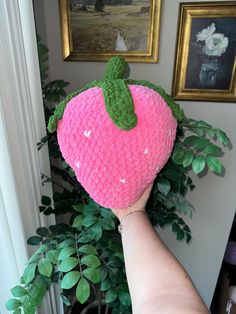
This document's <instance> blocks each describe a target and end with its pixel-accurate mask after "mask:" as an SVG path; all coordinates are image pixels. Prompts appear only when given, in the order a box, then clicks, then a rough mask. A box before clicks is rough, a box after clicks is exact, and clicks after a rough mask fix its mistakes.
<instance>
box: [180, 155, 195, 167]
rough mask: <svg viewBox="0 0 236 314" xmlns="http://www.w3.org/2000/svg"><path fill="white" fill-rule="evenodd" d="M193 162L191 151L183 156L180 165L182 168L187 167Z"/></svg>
mask: <svg viewBox="0 0 236 314" xmlns="http://www.w3.org/2000/svg"><path fill="white" fill-rule="evenodd" d="M192 161H193V153H192V152H191V151H187V152H186V153H185V154H184V156H183V160H182V164H183V167H184V168H185V167H188V166H189V165H191V163H192Z"/></svg>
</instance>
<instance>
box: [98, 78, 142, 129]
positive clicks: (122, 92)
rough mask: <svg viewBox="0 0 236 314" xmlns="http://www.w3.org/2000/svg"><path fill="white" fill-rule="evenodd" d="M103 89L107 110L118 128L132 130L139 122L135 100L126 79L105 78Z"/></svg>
mask: <svg viewBox="0 0 236 314" xmlns="http://www.w3.org/2000/svg"><path fill="white" fill-rule="evenodd" d="M101 87H102V91H103V96H104V100H105V105H106V111H107V112H108V114H109V116H110V118H111V119H112V121H113V122H114V123H115V125H116V126H118V128H120V129H122V130H126V131H127V130H130V129H132V128H134V127H135V126H136V124H137V116H136V114H135V112H134V105H133V100H132V97H131V94H130V91H129V88H128V86H127V85H126V84H125V81H124V80H121V79H119V80H109V81H108V80H104V81H103V82H102V85H101Z"/></svg>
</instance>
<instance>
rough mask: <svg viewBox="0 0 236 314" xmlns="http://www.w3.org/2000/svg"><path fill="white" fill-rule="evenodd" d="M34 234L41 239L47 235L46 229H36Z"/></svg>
mask: <svg viewBox="0 0 236 314" xmlns="http://www.w3.org/2000/svg"><path fill="white" fill-rule="evenodd" d="M36 233H37V234H38V235H40V236H41V237H47V236H48V235H49V232H48V229H47V228H38V229H37V230H36Z"/></svg>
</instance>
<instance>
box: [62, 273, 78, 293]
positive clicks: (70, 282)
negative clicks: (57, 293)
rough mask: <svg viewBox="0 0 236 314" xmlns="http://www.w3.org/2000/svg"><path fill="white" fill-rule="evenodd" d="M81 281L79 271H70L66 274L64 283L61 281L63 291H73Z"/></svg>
mask: <svg viewBox="0 0 236 314" xmlns="http://www.w3.org/2000/svg"><path fill="white" fill-rule="evenodd" d="M79 279H80V272H79V271H70V272H69V273H67V274H65V275H64V277H63V279H62V281H61V288H62V289H71V288H72V287H74V285H76V284H77V282H78V281H79Z"/></svg>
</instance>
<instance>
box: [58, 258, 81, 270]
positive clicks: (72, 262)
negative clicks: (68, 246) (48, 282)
mask: <svg viewBox="0 0 236 314" xmlns="http://www.w3.org/2000/svg"><path fill="white" fill-rule="evenodd" d="M78 264H79V261H78V259H77V258H76V257H68V258H67V259H64V260H63V261H62V262H61V264H60V265H59V271H62V272H68V271H70V270H72V269H73V268H75V266H77V265H78Z"/></svg>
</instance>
